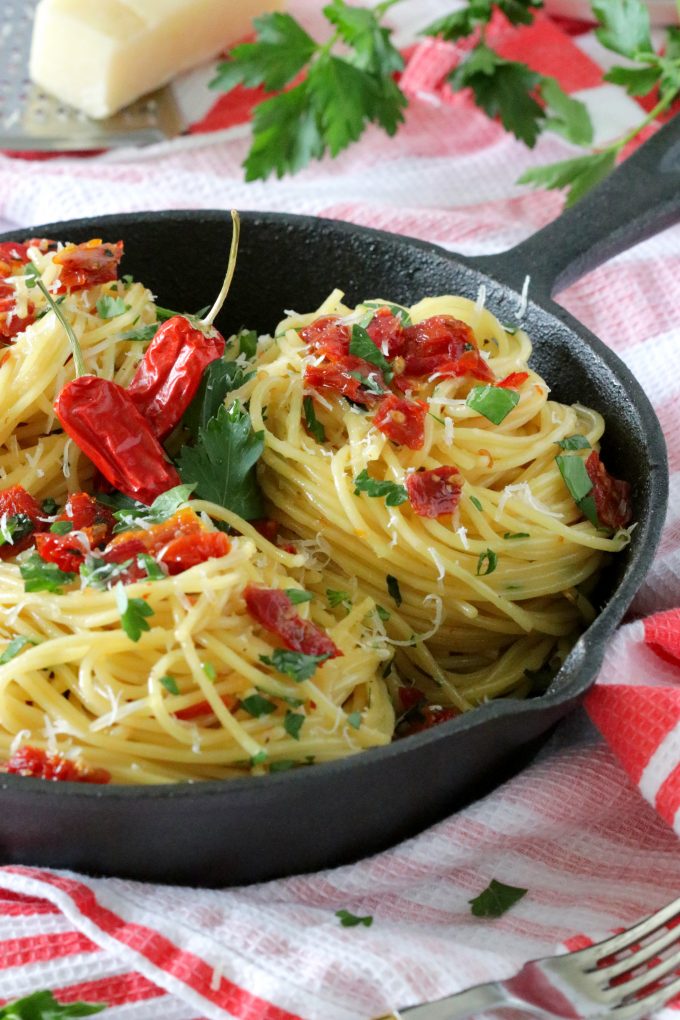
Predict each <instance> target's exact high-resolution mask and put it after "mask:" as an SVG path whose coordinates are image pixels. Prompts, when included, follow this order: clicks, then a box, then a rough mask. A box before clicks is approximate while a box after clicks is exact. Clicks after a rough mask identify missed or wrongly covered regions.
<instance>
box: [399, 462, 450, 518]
mask: <svg viewBox="0 0 680 1020" xmlns="http://www.w3.org/2000/svg"><path fill="white" fill-rule="evenodd" d="M454 478H456V479H457V481H453V479H454ZM460 480H461V479H460V477H459V475H458V470H457V468H455V467H438V468H434V469H433V470H432V471H415V472H414V473H413V474H411V475H407V476H406V491H407V492H408V499H409V503H410V504H411V507H412V509H413V510H414V511H415V512H416V513H417V514H418V515H419V516H420V517H442V516H443V515H444V514H452V513H453V512H454V510H455V509H456V507H457V506H458V502H459V500H460V494H461V491H462V490H461V486H460V485H459V484H458V483H459V482H460Z"/></svg>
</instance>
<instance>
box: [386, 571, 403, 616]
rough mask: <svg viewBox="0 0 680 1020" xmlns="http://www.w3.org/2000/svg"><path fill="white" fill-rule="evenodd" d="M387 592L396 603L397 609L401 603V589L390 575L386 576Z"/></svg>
mask: <svg viewBox="0 0 680 1020" xmlns="http://www.w3.org/2000/svg"><path fill="white" fill-rule="evenodd" d="M387 590H388V592H389V594H390V595H391V596H392V598H393V599H394V601H395V602H396V604H397V608H399V606H400V605H401V603H402V601H403V600H402V597H401V589H400V588H399V582H398V581H397V579H396V577H394V576H393V575H392V574H388V575H387Z"/></svg>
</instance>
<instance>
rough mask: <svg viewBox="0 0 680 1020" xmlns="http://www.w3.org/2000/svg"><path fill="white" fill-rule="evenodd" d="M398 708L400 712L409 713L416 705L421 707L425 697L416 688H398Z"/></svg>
mask: <svg viewBox="0 0 680 1020" xmlns="http://www.w3.org/2000/svg"><path fill="white" fill-rule="evenodd" d="M397 695H398V698H399V708H400V709H401V711H402V712H410V711H411V710H412V709H414V708H415V707H416V706H417V705H422V704H423V702H424V701H425V695H424V694H423V692H422V691H419V690H418V688H417V687H400V688H399V689H398V691H397Z"/></svg>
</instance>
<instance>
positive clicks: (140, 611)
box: [114, 581, 153, 641]
mask: <svg viewBox="0 0 680 1020" xmlns="http://www.w3.org/2000/svg"><path fill="white" fill-rule="evenodd" d="M114 592H115V596H116V605H117V607H118V612H119V613H120V622H121V626H122V628H123V630H124V631H125V633H126V634H127V636H128V637H129V638H130V640H131V641H139V639H140V638H141V636H142V634H143V632H144V631H146V630H151V627H150V625H149V624H148V623H147V617H149V616H153V609H152V608H151V606H150V605H149V604H148V603H147V602H145V601H144V599H131V598H129V597H128V594H127V592H126V591H125V588H124V587H123V584H122V582H121V581H119V582H118V584H117V585H116V587H115V589H114Z"/></svg>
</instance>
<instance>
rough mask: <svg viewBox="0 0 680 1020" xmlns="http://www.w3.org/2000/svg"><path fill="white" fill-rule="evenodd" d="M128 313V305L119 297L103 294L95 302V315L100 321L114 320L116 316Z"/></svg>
mask: <svg viewBox="0 0 680 1020" xmlns="http://www.w3.org/2000/svg"><path fill="white" fill-rule="evenodd" d="M129 311H130V305H127V304H126V303H125V301H124V300H123V298H121V297H111V296H110V295H109V294H105V295H104V297H100V298H99V301H97V314H98V315H99V318H100V319H115V318H116V316H117V315H124V314H125V312H129Z"/></svg>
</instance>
